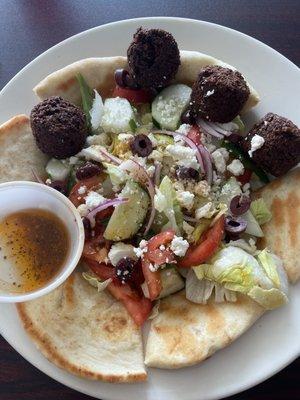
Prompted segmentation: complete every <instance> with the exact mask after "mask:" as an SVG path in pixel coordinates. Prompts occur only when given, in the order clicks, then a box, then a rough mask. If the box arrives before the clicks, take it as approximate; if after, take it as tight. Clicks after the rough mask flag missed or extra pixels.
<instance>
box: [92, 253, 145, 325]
mask: <svg viewBox="0 0 300 400" xmlns="http://www.w3.org/2000/svg"><path fill="white" fill-rule="evenodd" d="M85 261H86V262H87V264H88V266H89V267H90V268H91V270H92V271H93V272H94V273H95V274H96V275H98V276H99V278H100V279H109V278H112V279H113V281H112V282H111V283H110V284H109V285H108V287H107V289H108V290H109V292H110V294H111V295H112V296H114V297H115V298H116V299H117V300H119V301H121V302H122V303H123V305H124V306H125V308H126V309H127V311H128V313H129V314H130V315H131V317H132V319H133V320H134V322H135V323H136V324H137V325H138V326H141V325H143V323H144V322H145V321H146V320H147V318H148V317H149V314H150V312H151V310H152V303H151V301H150V300H149V299H147V298H146V297H145V296H143V295H140V294H139V293H138V291H137V290H135V289H134V288H132V287H131V286H130V285H128V284H127V283H126V284H121V283H119V282H118V281H116V278H115V270H114V268H113V267H111V266H108V265H106V264H101V263H97V262H96V261H93V260H88V259H85Z"/></svg>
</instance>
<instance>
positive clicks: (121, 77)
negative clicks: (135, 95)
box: [115, 69, 138, 89]
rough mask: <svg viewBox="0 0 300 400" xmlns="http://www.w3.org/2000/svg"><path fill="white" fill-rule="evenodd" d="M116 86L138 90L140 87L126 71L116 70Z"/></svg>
mask: <svg viewBox="0 0 300 400" xmlns="http://www.w3.org/2000/svg"><path fill="white" fill-rule="evenodd" d="M115 81H116V84H117V85H118V86H120V87H122V88H126V87H128V88H131V89H137V88H138V86H137V84H136V83H135V82H134V79H133V78H132V76H131V75H130V73H129V72H128V71H127V70H126V69H116V71H115Z"/></svg>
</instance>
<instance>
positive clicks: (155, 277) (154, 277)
mask: <svg viewBox="0 0 300 400" xmlns="http://www.w3.org/2000/svg"><path fill="white" fill-rule="evenodd" d="M150 264H151V262H150V261H149V260H148V259H147V258H146V257H144V258H143V260H142V269H143V274H144V277H145V281H146V284H147V287H148V290H149V297H150V300H152V301H153V300H155V299H157V297H158V296H159V294H160V292H161V290H162V285H161V280H160V272H159V271H151V270H150V269H149V266H150Z"/></svg>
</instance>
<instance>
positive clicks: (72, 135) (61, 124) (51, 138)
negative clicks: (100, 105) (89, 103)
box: [30, 96, 88, 159]
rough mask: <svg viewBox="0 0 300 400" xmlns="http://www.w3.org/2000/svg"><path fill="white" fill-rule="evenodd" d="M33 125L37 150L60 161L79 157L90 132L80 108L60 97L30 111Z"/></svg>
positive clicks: (43, 102) (42, 103) (47, 100)
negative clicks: (74, 156) (77, 155)
mask: <svg viewBox="0 0 300 400" xmlns="http://www.w3.org/2000/svg"><path fill="white" fill-rule="evenodd" d="M30 123H31V129H32V132H33V136H34V138H35V140H36V144H37V146H38V148H39V149H40V150H41V151H42V152H43V153H45V154H47V155H49V156H51V157H55V158H59V159H61V158H66V157H71V156H73V155H74V154H77V153H78V152H79V151H80V150H81V149H82V148H83V145H84V143H85V139H86V137H87V133H88V132H87V125H86V120H85V115H84V113H83V112H82V111H81V109H80V108H78V107H76V106H75V105H74V104H71V103H70V102H68V101H66V100H64V99H63V98H62V97H58V96H53V97H50V98H48V99H46V100H44V101H42V102H40V103H39V104H37V105H36V106H35V107H34V108H33V109H32V111H31V114H30Z"/></svg>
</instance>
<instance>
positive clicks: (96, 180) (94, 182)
mask: <svg viewBox="0 0 300 400" xmlns="http://www.w3.org/2000/svg"><path fill="white" fill-rule="evenodd" d="M102 181H103V176H101V175H96V176H92V177H91V178H88V179H83V180H81V181H79V182H77V183H76V185H74V186H73V188H72V190H71V192H70V194H69V199H70V200H71V202H72V203H73V204H74V206H75V207H78V206H79V205H80V204H83V203H84V198H85V197H86V195H87V192H88V191H89V190H92V189H94V188H96V187H97V186H98V185H99V184H100V183H101V182H102ZM82 186H85V187H86V189H87V190H86V193H84V194H79V193H78V189H79V188H81V187H82Z"/></svg>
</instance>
